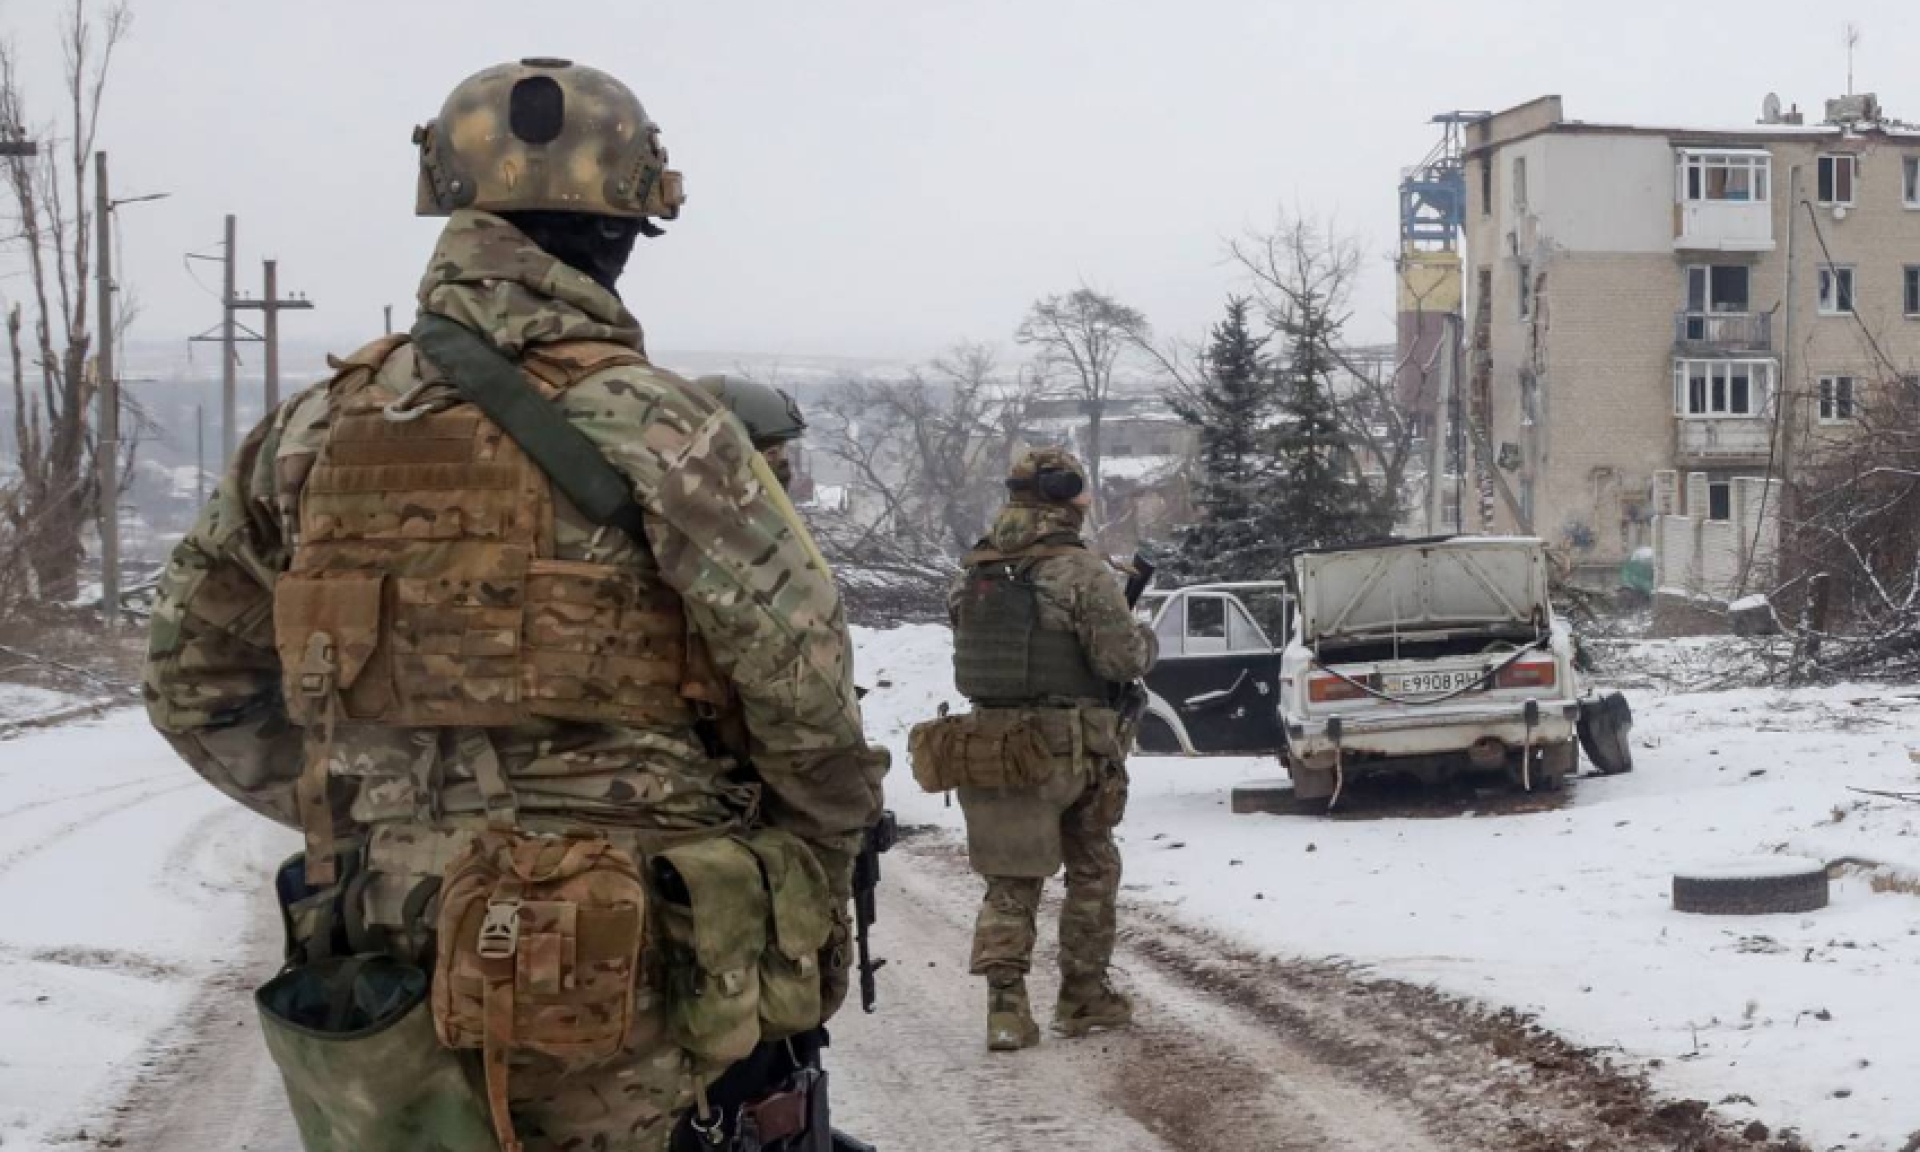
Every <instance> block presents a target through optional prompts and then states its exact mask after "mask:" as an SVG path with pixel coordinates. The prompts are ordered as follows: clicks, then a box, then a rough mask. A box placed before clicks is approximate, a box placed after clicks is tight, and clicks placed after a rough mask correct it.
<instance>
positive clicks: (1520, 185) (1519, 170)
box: [1513, 156, 1527, 212]
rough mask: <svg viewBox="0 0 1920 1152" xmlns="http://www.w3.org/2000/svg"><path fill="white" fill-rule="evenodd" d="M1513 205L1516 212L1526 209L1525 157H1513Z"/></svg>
mask: <svg viewBox="0 0 1920 1152" xmlns="http://www.w3.org/2000/svg"><path fill="white" fill-rule="evenodd" d="M1513 207H1514V210H1515V211H1517V212H1525V211H1526V210H1527V158H1526V157H1525V156H1515V157H1514V158H1513Z"/></svg>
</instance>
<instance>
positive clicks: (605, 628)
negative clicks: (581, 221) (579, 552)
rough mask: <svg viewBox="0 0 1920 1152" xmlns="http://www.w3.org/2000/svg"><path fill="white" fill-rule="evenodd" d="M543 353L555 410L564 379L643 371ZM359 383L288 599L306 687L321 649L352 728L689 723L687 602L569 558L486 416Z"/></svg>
mask: <svg viewBox="0 0 1920 1152" xmlns="http://www.w3.org/2000/svg"><path fill="white" fill-rule="evenodd" d="M539 352H540V356H541V357H542V362H541V364H540V366H539V368H538V369H535V368H534V367H533V366H532V365H531V363H530V364H529V371H530V372H532V373H533V378H531V379H529V378H527V377H522V381H523V383H522V388H523V389H524V390H525V391H526V392H527V394H528V395H530V396H532V397H534V398H535V399H536V400H539V401H540V402H541V403H543V404H545V403H547V400H546V399H545V397H544V396H543V393H554V392H558V391H560V390H562V387H561V386H564V385H565V384H570V383H571V379H568V378H567V376H568V374H567V373H565V372H562V371H559V370H557V369H556V365H561V366H564V365H567V364H574V365H584V364H591V365H593V366H594V367H596V368H597V367H598V366H600V365H603V364H606V363H610V362H618V360H619V359H620V358H625V359H629V360H631V361H633V362H638V356H637V355H636V354H634V353H633V352H632V351H631V350H630V349H624V348H620V347H618V346H612V345H594V344H585V345H566V344H563V345H553V346H549V347H547V348H543V349H540V350H539ZM610 357H612V359H610ZM530 360H531V355H530ZM356 361H360V358H356ZM343 369H344V370H343V372H342V374H341V376H340V377H338V378H336V381H335V386H334V389H333V392H332V394H331V399H332V406H333V417H332V420H333V426H332V428H331V430H330V432H329V433H328V439H327V442H326V445H325V447H324V448H323V449H322V451H321V453H320V456H319V459H318V460H317V462H316V463H315V465H314V467H313V469H312V471H311V473H310V474H309V475H308V476H307V478H306V483H305V485H304V486H303V491H302V493H301V498H300V533H299V544H298V547H297V548H296V550H295V553H294V558H293V563H292V565H291V568H290V570H289V572H288V573H287V574H286V575H285V576H283V577H282V578H281V580H280V583H279V587H278V589H277V591H276V597H275V599H276V605H275V630H276V634H277V636H276V639H277V643H278V646H279V649H280V653H281V658H282V661H283V662H284V664H285V666H286V667H287V668H288V669H289V670H292V669H296V668H299V667H300V666H301V665H302V663H303V661H306V660H307V658H308V656H309V648H310V647H311V643H312V641H313V638H314V637H315V636H316V635H320V636H323V637H324V639H325V642H326V644H325V647H326V648H328V649H329V650H331V651H332V652H333V653H334V654H335V663H336V666H335V668H334V670H333V672H332V680H331V683H330V685H328V687H329V688H330V692H328V693H327V695H328V696H329V697H331V698H332V699H333V700H335V701H337V714H336V717H335V718H336V719H337V720H341V721H347V720H351V721H360V722H373V723H380V724H390V725H397V726H406V727H458V726H474V727H506V726H512V725H517V724H521V723H525V722H527V721H528V720H531V719H535V718H550V719H561V720H582V721H603V722H609V723H630V724H649V723H662V724H671V725H676V726H677V725H683V724H688V723H691V721H692V710H691V709H690V707H689V706H688V703H687V702H686V700H684V699H683V698H682V693H681V685H682V683H683V682H684V681H685V680H686V671H687V669H686V662H687V635H688V629H687V622H686V615H685V612H684V610H683V608H682V605H681V603H680V598H679V596H678V595H677V594H676V593H675V592H674V591H673V590H672V589H671V588H670V587H668V586H666V585H665V584H664V583H662V582H661V581H660V579H659V577H658V575H657V574H656V573H654V572H652V571H650V570H649V569H648V568H646V567H640V566H636V567H621V566H614V565H608V564H600V563H592V562H587V561H575V560H561V559H558V558H556V557H555V556H554V525H553V501H554V496H553V487H554V486H553V485H552V484H550V483H549V481H548V478H547V477H546V476H545V475H544V474H543V473H542V472H541V470H540V469H539V468H538V467H537V466H536V465H535V464H534V462H533V461H531V460H530V459H529V458H528V456H527V454H526V453H525V452H524V451H522V450H521V448H520V447H519V446H518V445H517V444H516V443H515V442H514V440H513V438H511V437H510V436H508V435H506V434H505V433H504V432H503V431H502V429H501V428H500V426H499V425H498V424H496V423H495V422H493V421H492V420H490V419H488V418H487V417H486V416H485V415H484V414H483V413H482V412H480V411H479V410H478V409H476V408H475V407H474V406H472V405H470V404H461V403H455V404H453V405H452V406H450V407H447V406H441V405H438V404H434V405H420V406H417V407H402V406H397V405H393V404H391V403H389V402H390V401H391V400H392V397H391V396H390V395H388V394H387V393H386V391H385V390H383V389H375V388H372V387H369V386H368V385H369V384H370V383H371V381H372V379H373V372H372V366H371V365H368V364H365V363H364V362H349V364H348V365H343ZM575 378H577V376H576V377H575ZM314 699H315V702H316V703H317V702H318V699H319V697H318V696H317V695H316V697H314ZM304 704H305V701H303V700H302V699H301V698H300V696H299V694H297V693H289V708H290V710H291V711H292V712H293V713H295V715H294V719H295V721H296V722H299V723H309V722H311V721H312V720H315V719H318V715H317V713H318V712H319V709H318V708H311V709H309V708H308V707H304V706H303V705H304ZM309 711H311V712H313V713H315V715H311V716H310V715H307V714H306V713H308V712H309Z"/></svg>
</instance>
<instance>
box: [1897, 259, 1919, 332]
mask: <svg viewBox="0 0 1920 1152" xmlns="http://www.w3.org/2000/svg"><path fill="white" fill-rule="evenodd" d="M1900 279H1901V285H1902V288H1903V289H1904V290H1903V291H1902V292H1901V293H1900V295H1901V297H1902V298H1903V299H1904V301H1905V310H1906V313H1907V318H1908V319H1917V318H1920V265H1914V264H1909V265H1907V266H1906V267H1905V268H1903V269H1901V270H1900Z"/></svg>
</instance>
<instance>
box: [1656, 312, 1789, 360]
mask: <svg viewBox="0 0 1920 1152" xmlns="http://www.w3.org/2000/svg"><path fill="white" fill-rule="evenodd" d="M1673 344H1674V348H1675V349H1676V350H1677V351H1679V352H1680V353H1681V354H1683V355H1687V354H1701V353H1706V354H1712V353H1715V352H1771V351H1773V313H1771V312H1676V313H1674V314H1673Z"/></svg>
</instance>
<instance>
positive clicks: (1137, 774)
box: [859, 627, 1920, 1152]
mask: <svg viewBox="0 0 1920 1152" xmlns="http://www.w3.org/2000/svg"><path fill="white" fill-rule="evenodd" d="M859 641H860V646H861V654H860V675H861V677H862V679H863V681H864V682H867V683H870V684H873V685H875V691H874V692H873V693H872V694H871V695H869V696H868V697H867V701H866V711H867V719H868V723H869V726H870V728H872V729H873V731H874V733H875V734H876V737H877V738H880V739H883V740H884V741H885V742H886V743H888V744H889V745H890V746H892V748H893V749H894V754H895V757H896V769H895V772H894V775H893V776H892V777H891V785H892V787H891V789H890V798H891V803H892V804H893V806H894V807H895V808H896V810H897V811H898V812H899V813H900V816H901V818H902V819H903V820H905V821H907V822H910V823H937V824H943V825H948V826H954V827H957V826H958V825H959V821H960V813H959V810H958V808H948V807H945V806H943V805H942V803H941V800H940V798H938V797H931V796H926V795H923V794H921V793H919V792H918V791H917V790H916V789H915V788H914V786H913V781H912V777H911V775H910V774H909V773H908V772H907V770H906V767H905V759H904V756H905V739H906V728H907V726H908V725H910V724H912V723H913V722H915V721H917V720H920V719H924V718H926V717H928V716H930V715H932V714H933V712H934V710H935V709H936V707H937V706H938V705H939V704H940V703H941V702H943V701H951V702H953V703H954V704H955V705H956V706H957V705H959V704H960V701H959V699H958V697H957V696H956V695H955V694H954V692H953V690H952V680H951V676H950V672H949V664H948V661H949V651H950V649H949V640H948V634H947V632H946V630H945V629H941V628H934V627H918V628H902V629H897V630H893V631H888V632H866V631H863V632H862V633H861V634H860V636H859ZM1689 646H1691V647H1697V645H1689ZM1649 648H1650V650H1649V652H1648V653H1647V655H1648V656H1650V657H1653V658H1662V657H1663V655H1664V654H1663V653H1662V652H1661V651H1660V650H1659V647H1658V646H1649ZM1689 655H1690V654H1689ZM1630 698H1631V699H1632V702H1633V705H1634V709H1635V719H1636V725H1635V730H1634V743H1635V756H1636V761H1637V771H1636V772H1635V773H1634V774H1633V775H1631V776H1626V777H1618V778H1611V779H1600V778H1585V779H1581V780H1580V781H1578V783H1577V784H1576V785H1575V786H1574V788H1573V791H1572V794H1571V797H1570V799H1569V800H1568V802H1567V803H1566V805H1565V806H1564V807H1561V808H1558V809H1552V810H1547V811H1538V812H1532V813H1527V814H1511V815H1498V816H1488V815H1476V814H1473V813H1467V814H1463V815H1458V816H1452V817H1449V818H1425V819H1423V818H1382V819H1353V818H1349V819H1339V820H1329V819H1325V818H1317V819H1316V818H1309V817H1276V816H1235V815H1232V814H1231V813H1230V812H1229V809H1228V792H1229V790H1230V789H1231V787H1232V786H1233V785H1234V784H1235V783H1237V782H1240V781H1242V780H1247V779H1251V778H1266V777H1273V776H1276V775H1280V774H1281V770H1280V769H1279V768H1278V766H1277V765H1276V764H1275V763H1274V762H1273V761H1272V760H1262V759H1212V760H1181V759H1172V758H1144V757H1143V758H1138V759H1136V760H1135V761H1134V762H1133V765H1132V776H1133V798H1132V804H1131V807H1130V809H1129V812H1128V816H1127V821H1126V825H1125V827H1124V828H1123V838H1124V850H1125V853H1126V862H1127V890H1128V892H1129V894H1131V895H1132V896H1134V897H1136V898H1145V899H1149V900H1153V901H1155V902H1159V903H1162V904H1164V905H1167V906H1168V907H1170V908H1172V909H1173V910H1175V911H1176V912H1177V913H1178V914H1179V915H1180V916H1182V917H1184V918H1187V919H1190V920H1193V921H1197V922H1200V923H1203V924H1205V925H1208V926H1210V927H1213V928H1216V929H1219V930H1221V931H1223V932H1225V933H1227V934H1228V935H1230V936H1231V937H1233V938H1235V939H1236V940H1238V941H1239V942H1241V943H1243V944H1247V945H1252V946H1255V947H1257V948H1259V949H1261V950H1264V951H1267V952H1270V953H1276V954H1286V955H1303V956H1342V957H1347V958H1350V959H1352V960H1353V961H1355V962H1357V963H1360V964H1362V965H1365V966H1367V967H1368V968H1370V969H1371V970H1373V971H1375V972H1377V973H1379V974H1380V975H1382V976H1387V977H1394V978H1398V979H1404V980H1411V981H1416V982H1420V983H1426V984H1431V985H1433V986H1436V987H1438V988H1440V989H1442V990H1444V991H1446V992H1449V993H1455V994H1459V995H1462V996H1467V997H1473V998H1475V999H1479V1000H1482V1001H1486V1002H1490V1003H1494V1004H1499V1005H1505V1006H1512V1007H1517V1008H1521V1009H1525V1010H1528V1011H1532V1012H1537V1013H1538V1014H1539V1016H1540V1018H1541V1021H1542V1023H1544V1024H1545V1025H1546V1026H1548V1027H1550V1028H1552V1029H1554V1030H1556V1031H1558V1032H1561V1033H1562V1034H1564V1035H1568V1036H1570V1037H1572V1038H1574V1039H1576V1040H1577V1041H1579V1042H1581V1043H1584V1044H1589V1045H1592V1046H1595V1047H1600V1048H1605V1049H1608V1050H1610V1051H1613V1052H1616V1053H1618V1054H1619V1055H1621V1056H1622V1057H1624V1058H1626V1059H1627V1060H1629V1061H1632V1062H1635V1063H1638V1064H1639V1065H1640V1066H1642V1067H1645V1068H1647V1069H1649V1070H1650V1072H1651V1074H1652V1076H1653V1079H1654V1082H1655V1083H1656V1085H1658V1086H1659V1087H1661V1088H1662V1089H1663V1090H1666V1091H1670V1092H1672V1093H1674V1094H1677V1095H1683V1096H1688V1097H1695V1098H1699V1099H1704V1100H1707V1101H1709V1102H1712V1103H1716V1104H1719V1105H1720V1106H1721V1109H1722V1111H1723V1112H1724V1113H1726V1114H1727V1115H1729V1116H1733V1117H1738V1118H1743V1119H1744V1118H1746V1117H1749V1116H1751V1117H1755V1118H1758V1119H1761V1120H1763V1121H1764V1122H1766V1123H1768V1124H1770V1125H1772V1126H1774V1127H1775V1128H1780V1127H1791V1128H1797V1129H1799V1130H1800V1131H1802V1132H1803V1133H1804V1134H1806V1135H1807V1136H1808V1137H1809V1138H1810V1139H1811V1141H1812V1142H1813V1144H1814V1146H1815V1147H1818V1148H1833V1147H1844V1148H1849V1149H1874V1150H1888V1152H1891V1150H1892V1149H1896V1148H1899V1147H1900V1145H1901V1144H1902V1142H1903V1141H1904V1140H1905V1139H1906V1138H1907V1136H1908V1134H1909V1133H1912V1132H1914V1131H1915V1130H1920V1098H1917V1097H1915V1095H1914V1094H1913V1091H1912V1084H1913V1078H1914V1075H1915V1072H1916V1070H1920V997H1915V996H1914V995H1913V994H1912V988H1913V984H1914V980H1915V978H1916V976H1920V805H1915V804H1911V803H1902V802H1899V801H1893V800H1882V799H1875V798H1872V797H1867V796H1862V795H1859V794H1856V793H1853V792H1850V791H1849V790H1848V789H1849V787H1850V786H1852V787H1861V788H1872V789H1882V790H1913V789H1914V788H1916V787H1920V764H1916V763H1915V762H1914V761H1913V760H1911V759H1910V758H1909V752H1910V751H1912V750H1920V688H1908V689H1888V688H1885V687H1877V686H1876V687H1841V688H1827V689H1812V690H1804V691H1793V692H1785V691H1774V690H1740V691H1730V692H1721V693H1691V694H1675V695H1668V696H1656V695H1653V694H1651V693H1650V692H1646V691H1638V692H1633V693H1630ZM1756 853H1788V854H1793V855H1800V856H1812V857H1816V858H1819V859H1822V860H1825V861H1828V862H1837V861H1842V860H1854V861H1862V862H1872V863H1874V864H1878V865H1882V866H1883V867H1881V868H1880V869H1878V870H1875V871H1872V872H1858V873H1850V874H1849V875H1848V876H1847V877H1846V878H1845V879H1842V880H1840V881H1839V882H1838V883H1836V884H1835V885H1834V894H1833V903H1832V906H1831V907H1829V908H1827V909H1825V910H1823V911H1820V912H1817V913H1812V914H1809V915H1804V916H1769V917H1700V916H1688V915H1682V914H1679V913H1676V912H1674V911H1672V910H1671V907H1670V904H1669V885H1670V880H1671V876H1672V874H1673V872H1674V871H1675V870H1676V869H1679V868H1684V867H1688V866H1691V865H1697V864H1702V863H1710V862H1713V861H1716V860H1719V859H1723V858H1727V857H1737V856H1748V855H1753V854H1756ZM1876 878H1877V880H1878V882H1877V883H1876V882H1875V880H1876ZM1903 881H1904V882H1903ZM1903 887H1904V888H1907V889H1908V891H1906V892H1904V893H1903V892H1902V891H1900V890H1899V889H1901V888H1903Z"/></svg>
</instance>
